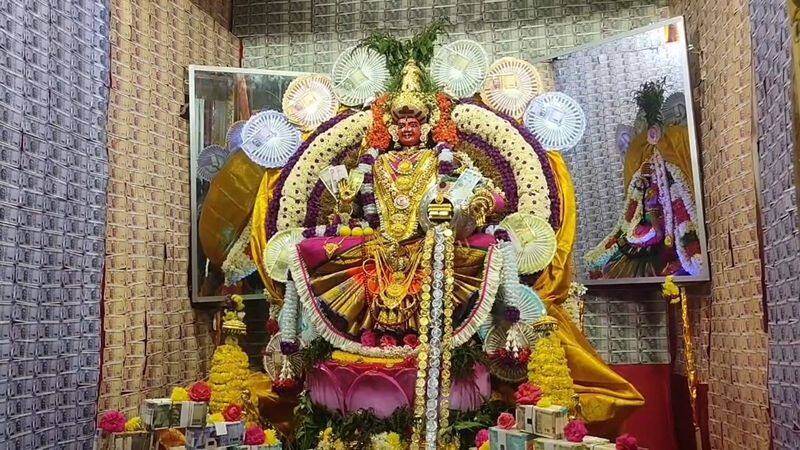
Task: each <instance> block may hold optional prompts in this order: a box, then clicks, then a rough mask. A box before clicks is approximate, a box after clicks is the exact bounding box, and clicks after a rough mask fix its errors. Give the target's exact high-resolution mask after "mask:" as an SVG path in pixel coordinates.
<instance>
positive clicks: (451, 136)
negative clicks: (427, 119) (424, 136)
mask: <svg viewBox="0 0 800 450" xmlns="http://www.w3.org/2000/svg"><path fill="white" fill-rule="evenodd" d="M436 103H437V104H438V105H439V113H440V116H439V123H437V124H436V128H434V130H433V140H434V141H436V142H446V143H448V144H450V145H451V146H452V147H455V146H456V144H458V131H457V130H456V124H455V123H454V122H453V119H452V118H451V117H450V112H451V111H452V110H453V102H452V100H450V97H448V96H447V95H445V94H443V93H441V92H439V93H438V94H436Z"/></svg>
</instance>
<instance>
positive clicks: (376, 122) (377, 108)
mask: <svg viewBox="0 0 800 450" xmlns="http://www.w3.org/2000/svg"><path fill="white" fill-rule="evenodd" d="M385 106H386V96H385V95H384V96H382V97H380V98H378V99H377V100H375V102H374V103H373V104H372V128H371V129H370V130H369V134H367V146H368V147H372V148H377V149H378V150H381V151H385V150H388V149H389V145H391V143H392V136H391V135H390V134H389V128H387V127H386V123H385V122H384V121H383V115H384V108H385Z"/></svg>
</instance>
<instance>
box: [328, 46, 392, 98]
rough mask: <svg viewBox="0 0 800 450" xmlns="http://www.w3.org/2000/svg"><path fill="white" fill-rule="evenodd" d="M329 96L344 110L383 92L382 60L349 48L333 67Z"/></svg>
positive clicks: (385, 72)
mask: <svg viewBox="0 0 800 450" xmlns="http://www.w3.org/2000/svg"><path fill="white" fill-rule="evenodd" d="M331 79H332V81H333V92H335V93H336V96H337V97H339V100H340V101H341V102H342V103H344V104H345V105H347V106H358V105H362V104H363V103H364V102H366V101H367V100H369V99H371V98H373V97H375V96H376V95H377V94H378V93H379V92H382V91H383V90H384V89H385V88H386V81H387V80H388V79H389V69H388V68H387V67H386V58H385V57H384V56H383V55H381V54H379V53H378V52H376V51H375V50H372V49H369V48H367V47H350V48H348V49H347V50H345V51H343V52H342V54H341V55H339V57H338V58H337V59H336V62H335V63H333V70H332V71H331Z"/></svg>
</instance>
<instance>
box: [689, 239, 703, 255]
mask: <svg viewBox="0 0 800 450" xmlns="http://www.w3.org/2000/svg"><path fill="white" fill-rule="evenodd" d="M686 254H687V255H688V256H689V257H690V258H691V257H692V256H694V255H699V254H700V241H691V242H689V243H688V244H686Z"/></svg>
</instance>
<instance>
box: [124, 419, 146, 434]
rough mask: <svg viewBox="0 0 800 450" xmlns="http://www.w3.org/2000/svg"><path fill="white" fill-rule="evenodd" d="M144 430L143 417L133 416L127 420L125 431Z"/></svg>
mask: <svg viewBox="0 0 800 450" xmlns="http://www.w3.org/2000/svg"><path fill="white" fill-rule="evenodd" d="M141 430H144V426H143V425H142V419H141V418H140V417H139V416H136V417H131V418H130V419H128V421H127V422H125V431H141Z"/></svg>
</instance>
